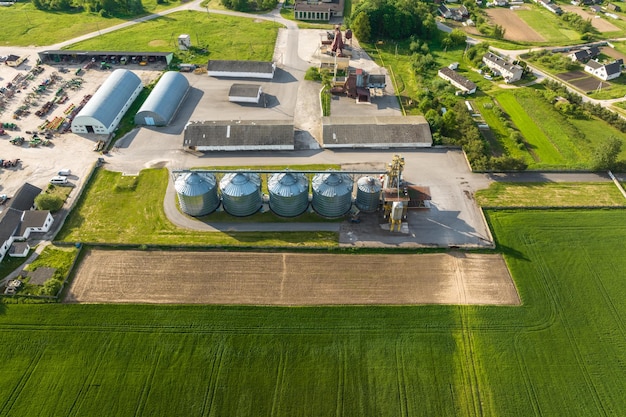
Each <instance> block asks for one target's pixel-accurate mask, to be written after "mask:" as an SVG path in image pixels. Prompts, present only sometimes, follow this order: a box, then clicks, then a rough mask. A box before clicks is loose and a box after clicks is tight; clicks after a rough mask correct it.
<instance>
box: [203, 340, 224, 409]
mask: <svg viewBox="0 0 626 417" xmlns="http://www.w3.org/2000/svg"><path fill="white" fill-rule="evenodd" d="M224 350H226V347H225V346H224V342H222V344H220V347H219V349H218V351H217V352H216V354H215V358H214V360H213V363H212V364H211V372H210V376H209V384H208V387H207V397H206V399H207V400H208V404H207V402H206V401H205V403H204V404H203V410H202V415H203V416H204V415H207V416H211V415H212V414H213V402H214V401H215V395H216V393H217V381H218V380H219V378H220V373H221V371H222V361H223V360H224ZM216 366H217V369H216V368H215V367H216ZM211 384H213V387H211ZM209 391H210V395H208V394H209ZM207 405H208V414H207V413H206V406H207Z"/></svg>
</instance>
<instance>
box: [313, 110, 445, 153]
mask: <svg viewBox="0 0 626 417" xmlns="http://www.w3.org/2000/svg"><path fill="white" fill-rule="evenodd" d="M322 136H323V142H324V143H323V147H324V148H416V147H420V148H422V147H430V146H432V143H433V138H432V135H431V133H430V126H429V125H428V122H427V121H426V119H425V118H424V117H423V116H404V117H394V116H382V117H332V116H331V117H323V118H322Z"/></svg>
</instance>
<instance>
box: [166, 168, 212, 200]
mask: <svg viewBox="0 0 626 417" xmlns="http://www.w3.org/2000/svg"><path fill="white" fill-rule="evenodd" d="M210 180H211V179H210V178H209V177H206V176H200V175H198V173H196V172H186V173H184V174H182V175H180V176H178V178H176V182H175V183H174V187H175V188H176V192H177V193H178V194H182V195H186V196H190V197H193V196H197V195H201V194H204V193H207V192H209V191H210V190H211V189H212V188H213V187H215V177H213V183H212V184H211V183H210Z"/></svg>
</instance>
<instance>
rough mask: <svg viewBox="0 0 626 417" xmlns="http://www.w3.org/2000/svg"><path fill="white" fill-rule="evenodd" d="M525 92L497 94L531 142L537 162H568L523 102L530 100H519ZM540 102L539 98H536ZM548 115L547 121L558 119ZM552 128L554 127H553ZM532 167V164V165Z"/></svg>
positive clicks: (553, 164) (500, 101) (559, 164)
mask: <svg viewBox="0 0 626 417" xmlns="http://www.w3.org/2000/svg"><path fill="white" fill-rule="evenodd" d="M522 94H524V91H523V90H521V89H517V90H515V94H513V93H512V92H507V91H503V92H501V93H499V94H497V95H496V98H497V101H498V104H499V105H500V106H501V107H502V109H503V110H504V111H505V112H506V113H507V114H508V115H509V116H510V117H511V120H512V121H513V123H515V125H516V126H517V128H518V129H519V130H520V131H521V132H522V135H524V138H525V139H526V142H527V143H528V144H529V147H530V149H529V151H530V152H532V154H533V155H535V159H536V160H537V162H536V163H538V164H539V163H540V164H542V165H549V166H550V165H551V166H555V165H556V166H563V165H565V163H566V158H565V157H564V156H563V155H562V154H561V153H560V152H559V149H558V148H556V147H555V145H554V143H553V142H552V141H551V138H550V137H548V136H547V134H546V132H544V131H543V130H542V128H541V126H542V125H541V124H537V120H535V119H534V118H533V117H532V116H531V115H530V114H529V112H528V110H529V109H527V108H526V107H525V106H524V105H523V104H527V103H528V100H524V101H523V103H520V101H518V98H520V96H521V95H522ZM535 102H537V104H539V100H535ZM547 119H548V118H547V117H546V122H547V123H555V122H556V120H554V119H549V120H547ZM551 130H552V129H551ZM530 168H531V169H532V165H531V166H530Z"/></svg>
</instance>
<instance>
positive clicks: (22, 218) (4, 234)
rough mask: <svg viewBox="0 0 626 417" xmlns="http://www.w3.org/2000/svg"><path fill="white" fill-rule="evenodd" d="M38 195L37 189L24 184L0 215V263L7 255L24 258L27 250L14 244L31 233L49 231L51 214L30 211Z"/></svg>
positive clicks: (44, 211) (39, 191)
mask: <svg viewBox="0 0 626 417" xmlns="http://www.w3.org/2000/svg"><path fill="white" fill-rule="evenodd" d="M39 193H41V189H40V188H39V187H35V186H34V185H32V184H29V183H25V184H24V185H23V186H22V187H20V189H19V190H18V191H17V193H15V195H14V196H13V198H12V199H11V200H9V202H8V203H7V206H6V207H5V209H4V211H3V212H2V213H0V261H1V260H2V259H3V258H4V256H5V255H6V254H7V253H9V255H10V256H25V255H24V254H25V253H26V254H27V253H28V249H29V248H28V249H25V246H24V244H23V243H19V244H17V245H15V247H13V246H14V243H17V242H22V241H25V240H26V239H28V238H29V237H30V235H31V233H33V232H39V233H45V232H47V231H49V230H50V227H51V226H52V223H53V222H54V219H53V218H52V214H51V213H50V212H49V211H48V210H32V208H33V206H34V204H35V197H37V196H38V195H39ZM26 246H28V245H27V244H26Z"/></svg>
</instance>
